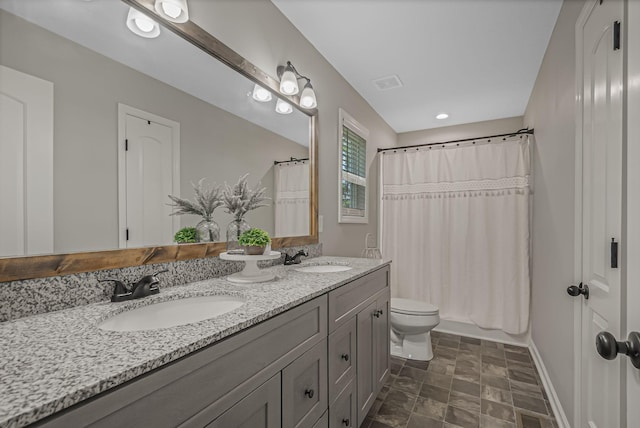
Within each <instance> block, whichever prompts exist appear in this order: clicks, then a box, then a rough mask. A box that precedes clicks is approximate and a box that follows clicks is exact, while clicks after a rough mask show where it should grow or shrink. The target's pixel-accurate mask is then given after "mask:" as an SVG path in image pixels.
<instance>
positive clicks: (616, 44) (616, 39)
mask: <svg viewBox="0 0 640 428" xmlns="http://www.w3.org/2000/svg"><path fill="white" fill-rule="evenodd" d="M618 49H620V21H616V22H614V23H613V50H614V51H617V50H618Z"/></svg>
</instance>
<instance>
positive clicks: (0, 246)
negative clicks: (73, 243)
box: [0, 65, 53, 257]
mask: <svg viewBox="0 0 640 428" xmlns="http://www.w3.org/2000/svg"><path fill="white" fill-rule="evenodd" d="M0 201H2V202H1V203H0V257H6V256H25V255H32V254H45V253H52V252H53V83H51V82H48V81H46V80H42V79H40V78H38V77H35V76H31V75H29V74H26V73H22V72H20V71H17V70H14V69H12V68H9V67H5V66H2V65H0Z"/></svg>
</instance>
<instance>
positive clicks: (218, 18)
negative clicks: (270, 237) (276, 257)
mask: <svg viewBox="0 0 640 428" xmlns="http://www.w3.org/2000/svg"><path fill="white" fill-rule="evenodd" d="M189 10H190V12H191V13H192V15H193V16H197V17H198V18H197V19H195V21H196V22H197V24H199V25H200V26H202V27H204V28H205V29H206V30H207V31H209V32H210V33H211V34H213V35H214V36H215V37H217V38H219V39H220V40H222V41H223V42H224V43H226V44H227V45H229V46H230V47H231V48H232V49H234V50H235V51H236V52H238V53H239V54H240V55H242V56H244V57H245V58H247V59H248V60H249V61H251V62H252V63H254V64H255V65H257V66H258V67H260V68H261V69H262V70H264V71H265V72H266V73H268V74H270V75H271V76H276V67H277V66H278V65H283V64H285V63H286V62H287V60H289V61H291V62H292V63H293V64H294V65H295V67H296V68H297V69H298V71H300V72H301V73H302V74H304V75H307V76H309V77H310V78H311V80H312V83H313V87H314V89H315V91H316V94H317V97H318V110H319V117H318V120H319V134H320V140H319V188H320V195H319V205H320V207H319V210H320V214H321V215H322V216H323V217H324V232H323V233H321V234H320V241H321V242H322V243H323V251H324V253H325V254H330V255H339V256H357V255H359V254H360V252H361V250H362V248H363V246H364V237H365V234H366V233H367V232H371V233H373V234H374V235H375V234H376V233H377V217H378V214H377V200H376V199H377V198H376V196H377V163H376V162H374V158H375V154H376V149H377V148H378V147H390V146H394V145H395V144H396V134H395V132H394V131H393V130H392V129H391V128H390V127H389V126H388V125H387V124H386V122H384V121H383V120H382V118H380V116H379V115H378V114H377V113H376V112H375V111H374V110H373V109H372V108H371V106H369V104H367V102H366V101H365V100H364V99H363V98H362V97H360V95H358V93H357V92H356V91H355V90H354V89H353V88H352V87H351V86H350V85H349V84H348V83H347V82H346V81H345V80H344V78H342V76H340V75H339V74H338V72H337V71H336V70H335V69H334V68H333V67H332V66H331V65H330V64H329V63H328V62H327V60H326V59H325V58H324V57H323V56H322V55H320V53H319V52H318V51H317V50H316V49H315V48H314V47H313V45H311V43H309V41H307V40H306V39H305V38H304V37H303V36H302V35H301V34H300V32H299V31H298V30H297V29H296V28H295V27H294V26H293V25H292V24H291V22H289V21H288V20H287V18H285V17H284V15H282V13H280V11H279V10H278V9H277V8H276V7H275V6H274V5H273V4H272V3H271V2H270V1H269V0H243V1H228V0H227V1H216V2H211V1H206V0H195V1H193V0H192V1H190V2H189ZM328 30H329V29H328ZM339 107H342V108H343V109H345V110H346V111H347V112H348V113H349V114H350V115H352V116H353V117H354V118H355V119H356V120H358V121H359V122H360V123H361V124H363V125H364V126H366V127H367V128H368V129H369V133H370V134H369V136H370V137H369V143H370V146H369V148H368V150H369V151H368V155H367V158H368V161H369V171H368V173H369V179H370V180H369V189H370V190H369V191H370V192H371V193H369V196H370V197H369V208H370V212H369V224H367V225H358V224H338V196H337V191H338V108H339Z"/></svg>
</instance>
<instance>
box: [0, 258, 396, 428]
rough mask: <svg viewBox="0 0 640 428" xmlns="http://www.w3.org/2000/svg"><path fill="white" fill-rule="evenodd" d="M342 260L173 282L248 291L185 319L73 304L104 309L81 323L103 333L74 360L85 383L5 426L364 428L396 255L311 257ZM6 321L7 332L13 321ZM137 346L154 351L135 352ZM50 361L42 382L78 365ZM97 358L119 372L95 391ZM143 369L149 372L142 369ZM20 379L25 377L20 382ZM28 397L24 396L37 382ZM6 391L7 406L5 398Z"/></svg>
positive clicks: (383, 345) (381, 378)
mask: <svg viewBox="0 0 640 428" xmlns="http://www.w3.org/2000/svg"><path fill="white" fill-rule="evenodd" d="M338 262H340V263H348V264H349V265H351V266H353V268H352V269H351V270H349V271H344V272H336V273H325V274H310V273H303V272H298V271H296V268H297V267H296V266H290V267H286V268H285V267H276V268H272V269H274V270H276V275H278V280H276V281H274V282H272V283H264V284H260V285H258V284H255V285H248V286H246V287H242V288H240V287H238V286H236V285H232V284H230V283H228V282H227V281H226V280H224V279H222V278H218V279H213V280H208V281H202V282H201V283H196V284H193V285H188V286H185V287H174V288H175V290H174V289H167V291H165V292H164V294H165V297H164V298H165V299H167V298H169V299H171V298H182V297H187V296H194V295H202V294H203V293H204V290H205V289H209V293H210V292H211V289H212V287H211V286H212V285H215V287H213V288H214V289H215V292H220V293H222V292H224V293H233V292H235V293H239V294H241V295H243V297H244V298H246V300H247V302H246V303H245V305H243V306H242V307H240V308H238V309H236V310H234V311H232V312H229V313H228V314H225V315H221V316H220V317H218V318H219V319H218V318H216V319H211V320H207V321H204V322H200V323H196V324H191V325H185V326H180V327H173V328H168V329H159V330H151V331H140V332H112V331H102V330H100V329H98V328H97V326H96V325H97V324H99V321H100V320H104V319H105V318H108V317H109V316H112V315H113V314H114V313H115V312H114V306H113V305H121V304H111V303H109V304H106V303H105V304H97V305H88V306H87V307H84V308H75V309H74V310H71V311H70V312H71V313H70V314H68V315H67V316H66V319H67V321H69V318H75V320H76V321H78V320H80V318H82V319H84V320H85V321H86V320H87V319H96V323H93V324H92V325H87V326H83V327H81V330H82V331H81V334H80V337H82V336H84V334H85V333H87V331H88V330H91V329H93V330H94V333H95V334H96V336H98V337H102V338H103V339H104V341H105V343H104V344H103V347H104V350H103V351H104V354H105V355H102V356H95V355H93V354H94V351H95V349H94V348H95V347H96V346H97V345H96V344H97V342H96V341H93V342H92V343H89V344H85V345H87V348H86V349H84V350H83V351H84V352H82V353H84V354H86V355H87V356H86V359H85V360H82V359H77V358H79V357H78V356H75V357H74V358H76V360H75V362H74V363H75V368H74V369H73V370H75V372H76V375H77V376H78V377H79V378H80V379H81V380H82V379H83V378H84V380H82V382H85V383H87V385H86V387H85V388H80V385H79V383H82V382H79V383H78V382H76V384H77V385H76V387H77V388H78V390H77V391H75V392H74V391H72V390H70V388H66V390H65V391H62V390H61V391H60V392H59V393H58V394H57V395H59V396H60V395H61V396H60V397H59V398H58V400H57V401H56V402H55V403H48V404H45V405H43V406H41V408H39V409H33V410H32V411H31V412H24V408H21V409H20V408H16V409H14V411H15V412H19V411H23V412H24V413H23V414H22V415H19V414H14V415H12V416H13V417H12V418H9V419H4V420H0V426H5V425H6V426H23V425H26V424H28V423H34V422H35V426H45V427H69V426H86V425H90V426H95V427H113V426H154V427H162V426H166V427H175V426H181V427H203V426H208V427H219V428H223V427H224V428H229V427H252V428H255V427H276V426H277V427H309V428H311V427H357V426H359V425H360V424H361V423H362V421H363V420H364V418H365V416H366V414H367V412H368V411H369V409H370V408H371V406H372V405H373V402H374V400H375V397H376V395H377V394H378V392H379V391H380V389H381V388H382V386H383V385H384V382H385V380H386V378H387V377H388V375H389V323H388V313H389V310H388V309H389V265H388V263H386V262H382V261H372V260H366V259H344V258H327V257H322V258H319V259H313V263H315V264H320V265H321V264H329V263H338ZM313 263H311V264H313ZM162 294H163V293H162V292H161V295H162ZM156 298H158V296H152V297H151V299H156ZM143 300H144V299H143ZM159 301H162V300H159ZM133 303H134V304H135V305H138V306H139V305H140V302H133ZM83 309H84V310H83ZM64 312H67V311H60V312H59V313H52V314H46V315H41V316H37V317H31V318H27V319H24V320H16V321H14V322H12V323H15V324H20V323H26V324H29V323H30V322H33V321H34V319H35V320H36V321H40V322H38V324H39V325H43V324H45V323H43V321H44V319H46V318H47V317H53V318H55V317H56V316H60V314H61V313H64ZM116 312H117V311H116ZM96 316H97V318H95V317H96ZM57 322H59V320H53V321H52V323H53V324H54V325H55V324H56V323H57ZM7 324H9V323H7ZM3 327H4V328H0V333H3V332H4V331H3V330H4V329H6V327H7V325H5V326H3ZM21 327H24V326H21ZM72 331H73V329H72V328H70V329H69V331H68V332H67V333H71V332H72ZM181 333H184V334H182V335H181ZM179 335H180V337H178V336H179ZM198 337H199V339H197V338H198ZM171 338H173V339H175V340H171ZM185 339H186V340H185ZM194 339H197V340H195V342H193V340H194ZM118 340H120V341H122V342H123V343H121V344H120V345H118V343H117V342H118ZM172 342H173V344H172ZM47 345H49V346H50V344H47ZM64 345H65V344H62V345H61V346H62V347H64ZM184 345H187V346H186V347H185V346H184ZM32 346H33V347H37V346H38V343H32ZM118 346H121V347H122V349H120V350H119V351H115V352H120V355H128V356H129V358H130V359H132V361H127V360H121V361H120V362H121V363H122V367H121V368H120V372H121V373H117V372H118V369H117V363H118V361H112V359H111V358H110V357H111V356H113V353H114V351H113V349H114V348H116V347H118ZM136 347H139V348H140V349H139V350H140V353H141V354H146V353H147V352H149V351H150V353H151V354H153V355H154V357H153V358H152V359H151V360H149V357H148V356H146V357H142V358H139V360H140V361H137V360H138V358H137V357H136V356H135V351H134V350H135V349H136ZM145 347H151V348H155V349H145ZM26 351H27V350H25V352H26ZM61 352H62V353H64V350H61ZM17 353H19V352H18V351H16V354H17ZM181 354H184V355H181ZM11 357H12V356H11V355H10V356H9V358H11ZM22 357H24V355H23V356H22ZM52 361H53V359H52ZM52 361H50V362H43V361H36V362H34V365H36V366H37V365H38V364H39V365H40V366H41V367H40V370H47V369H49V370H53V371H52V372H51V373H50V374H49V375H48V376H49V377H51V378H52V379H44V382H43V385H41V388H44V387H45V386H46V384H47V382H49V381H52V382H53V383H52V385H53V384H55V381H56V378H59V377H64V378H65V379H67V378H68V377H69V376H74V373H68V374H66V375H64V376H60V375H61V373H65V371H67V370H71V367H72V366H74V364H69V362H66V363H65V362H63V363H61V364H62V366H63V367H62V368H60V369H56V368H55V367H53V364H54V363H53V362H52ZM143 361H144V363H142V364H138V363H139V362H143ZM107 362H109V363H107ZM100 363H104V364H112V367H110V368H109V369H108V370H107V371H108V372H110V373H111V374H112V375H113V374H115V376H110V377H108V378H103V379H101V380H100V381H99V386H98V388H100V389H102V390H101V391H98V392H97V393H95V394H94V393H92V392H89V391H90V390H91V388H92V387H94V386H95V385H88V378H90V377H91V376H90V374H89V373H88V372H87V371H90V370H92V369H95V370H96V371H97V372H98V373H100V372H101V371H103V372H104V370H101V369H102V367H101V366H100ZM130 363H133V364H130ZM47 365H49V367H45V366H47ZM141 367H144V368H141ZM147 368H151V369H150V370H147ZM6 369H7V367H6V366H5V367H3V371H6V372H10V371H11V370H10V369H11V367H9V370H6ZM25 370H28V368H25ZM139 371H145V372H144V373H141V374H136V373H138V372H139ZM100 377H102V376H100ZM95 380H96V379H94V381H95ZM25 388H26V385H25ZM30 388H32V389H33V388H36V386H33V385H31V386H30ZM19 389H20V385H13V386H12V390H14V391H15V390H19ZM94 391H95V390H94ZM43 393H44V391H43ZM23 395H24V397H22V399H23V400H26V399H27V398H28V397H29V396H30V395H33V392H27V391H25V392H24V394H23ZM15 398H16V397H8V400H11V399H15ZM0 400H1V401H0V405H1V406H2V407H0V409H4V408H5V404H6V403H5V402H4V400H3V399H0ZM37 404H38V403H31V405H34V406H35V405H37ZM40 404H42V403H40ZM10 416H11V415H10Z"/></svg>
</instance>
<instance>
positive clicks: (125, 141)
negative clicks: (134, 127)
mask: <svg viewBox="0 0 640 428" xmlns="http://www.w3.org/2000/svg"><path fill="white" fill-rule="evenodd" d="M124 151H125V152H127V151H129V139H126V140H124Z"/></svg>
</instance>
